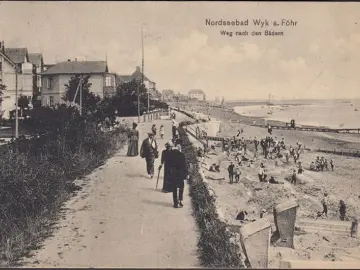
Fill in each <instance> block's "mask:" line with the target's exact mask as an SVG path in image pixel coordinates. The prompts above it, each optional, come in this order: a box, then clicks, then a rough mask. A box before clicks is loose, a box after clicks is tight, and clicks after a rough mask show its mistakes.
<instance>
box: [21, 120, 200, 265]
mask: <svg viewBox="0 0 360 270" xmlns="http://www.w3.org/2000/svg"><path fill="white" fill-rule="evenodd" d="M153 123H156V124H157V126H158V127H159V126H160V124H164V125H165V139H163V140H161V139H159V138H157V140H158V144H159V149H160V150H162V149H163V148H164V143H165V141H166V140H169V139H170V138H171V122H170V120H158V121H156V122H155V121H153V122H152V123H142V124H139V131H140V140H142V139H144V138H145V136H146V135H145V134H146V132H147V131H149V130H150V127H151V125H152V124H153ZM126 148H127V147H125V149H122V150H121V151H119V152H118V153H117V155H115V156H114V157H112V158H111V159H109V160H108V162H107V163H106V164H105V165H104V166H102V167H101V168H99V169H98V170H96V171H95V172H93V173H92V174H91V175H89V176H88V177H87V178H88V179H86V180H85V182H84V186H83V189H82V191H80V192H79V193H78V194H77V195H76V196H75V197H74V198H73V199H71V200H70V201H68V202H67V203H66V205H65V208H66V214H65V218H64V219H63V220H60V221H59V222H58V224H57V226H58V228H57V230H56V231H55V232H54V235H53V236H51V237H50V238H48V239H46V240H45V241H44V243H43V247H42V248H41V249H40V250H38V251H36V252H34V256H32V257H31V258H28V259H26V260H25V263H24V265H23V266H24V267H146V268H152V267H153V268H170V267H171V268H176V267H183V268H185V267H199V263H198V259H197V251H196V244H197V237H198V234H197V228H196V224H195V221H194V219H193V217H192V216H191V212H192V210H191V204H190V198H189V195H188V188H185V194H184V204H185V205H184V208H182V209H174V208H173V207H172V194H171V193H168V194H164V193H162V192H160V190H161V188H162V174H161V177H160V180H159V188H158V190H155V185H156V178H154V179H151V180H150V179H148V178H147V175H146V169H145V161H144V160H142V159H141V158H140V157H139V156H138V157H127V156H126V150H127V149H126ZM158 166H159V159H158V160H156V161H155V169H156V168H157V167H158ZM185 185H186V184H185Z"/></svg>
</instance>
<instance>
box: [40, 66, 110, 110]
mask: <svg viewBox="0 0 360 270" xmlns="http://www.w3.org/2000/svg"><path fill="white" fill-rule="evenodd" d="M76 75H84V76H87V75H89V76H90V78H89V83H91V87H90V92H93V93H94V94H95V95H98V96H100V97H101V98H103V97H105V96H111V95H113V94H114V93H115V91H116V82H115V74H113V73H110V72H109V68H108V65H107V63H106V62H105V61H77V60H75V61H71V60H68V61H65V62H60V63H58V64H56V65H53V66H51V67H49V68H48V69H47V70H45V71H44V72H43V73H42V74H41V77H42V87H41V104H42V105H43V106H53V105H55V104H59V103H63V100H62V97H63V96H64V94H65V92H66V87H65V85H66V84H68V83H69V80H70V79H71V77H74V76H76Z"/></svg>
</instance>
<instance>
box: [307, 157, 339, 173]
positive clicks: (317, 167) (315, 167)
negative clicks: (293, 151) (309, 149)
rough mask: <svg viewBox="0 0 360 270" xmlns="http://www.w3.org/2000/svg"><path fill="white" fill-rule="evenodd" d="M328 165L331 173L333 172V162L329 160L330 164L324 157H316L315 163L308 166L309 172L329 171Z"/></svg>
mask: <svg viewBox="0 0 360 270" xmlns="http://www.w3.org/2000/svg"><path fill="white" fill-rule="evenodd" d="M329 163H330V167H331V171H334V162H333V160H332V159H330V162H328V161H327V159H325V158H324V157H321V158H320V157H319V156H318V157H316V160H315V161H312V162H311V164H310V171H315V172H320V171H322V172H323V171H324V170H330V168H329Z"/></svg>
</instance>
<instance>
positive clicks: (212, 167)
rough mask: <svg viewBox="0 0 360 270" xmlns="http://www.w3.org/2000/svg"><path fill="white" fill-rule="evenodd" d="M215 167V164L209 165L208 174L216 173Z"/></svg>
mask: <svg viewBox="0 0 360 270" xmlns="http://www.w3.org/2000/svg"><path fill="white" fill-rule="evenodd" d="M215 166H216V164H211V165H210V168H209V171H210V172H216V171H215Z"/></svg>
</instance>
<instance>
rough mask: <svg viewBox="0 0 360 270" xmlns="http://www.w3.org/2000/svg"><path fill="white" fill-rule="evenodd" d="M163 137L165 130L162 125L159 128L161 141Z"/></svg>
mask: <svg viewBox="0 0 360 270" xmlns="http://www.w3.org/2000/svg"><path fill="white" fill-rule="evenodd" d="M164 135H165V128H164V125H161V126H160V137H161V139H163V138H164Z"/></svg>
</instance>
